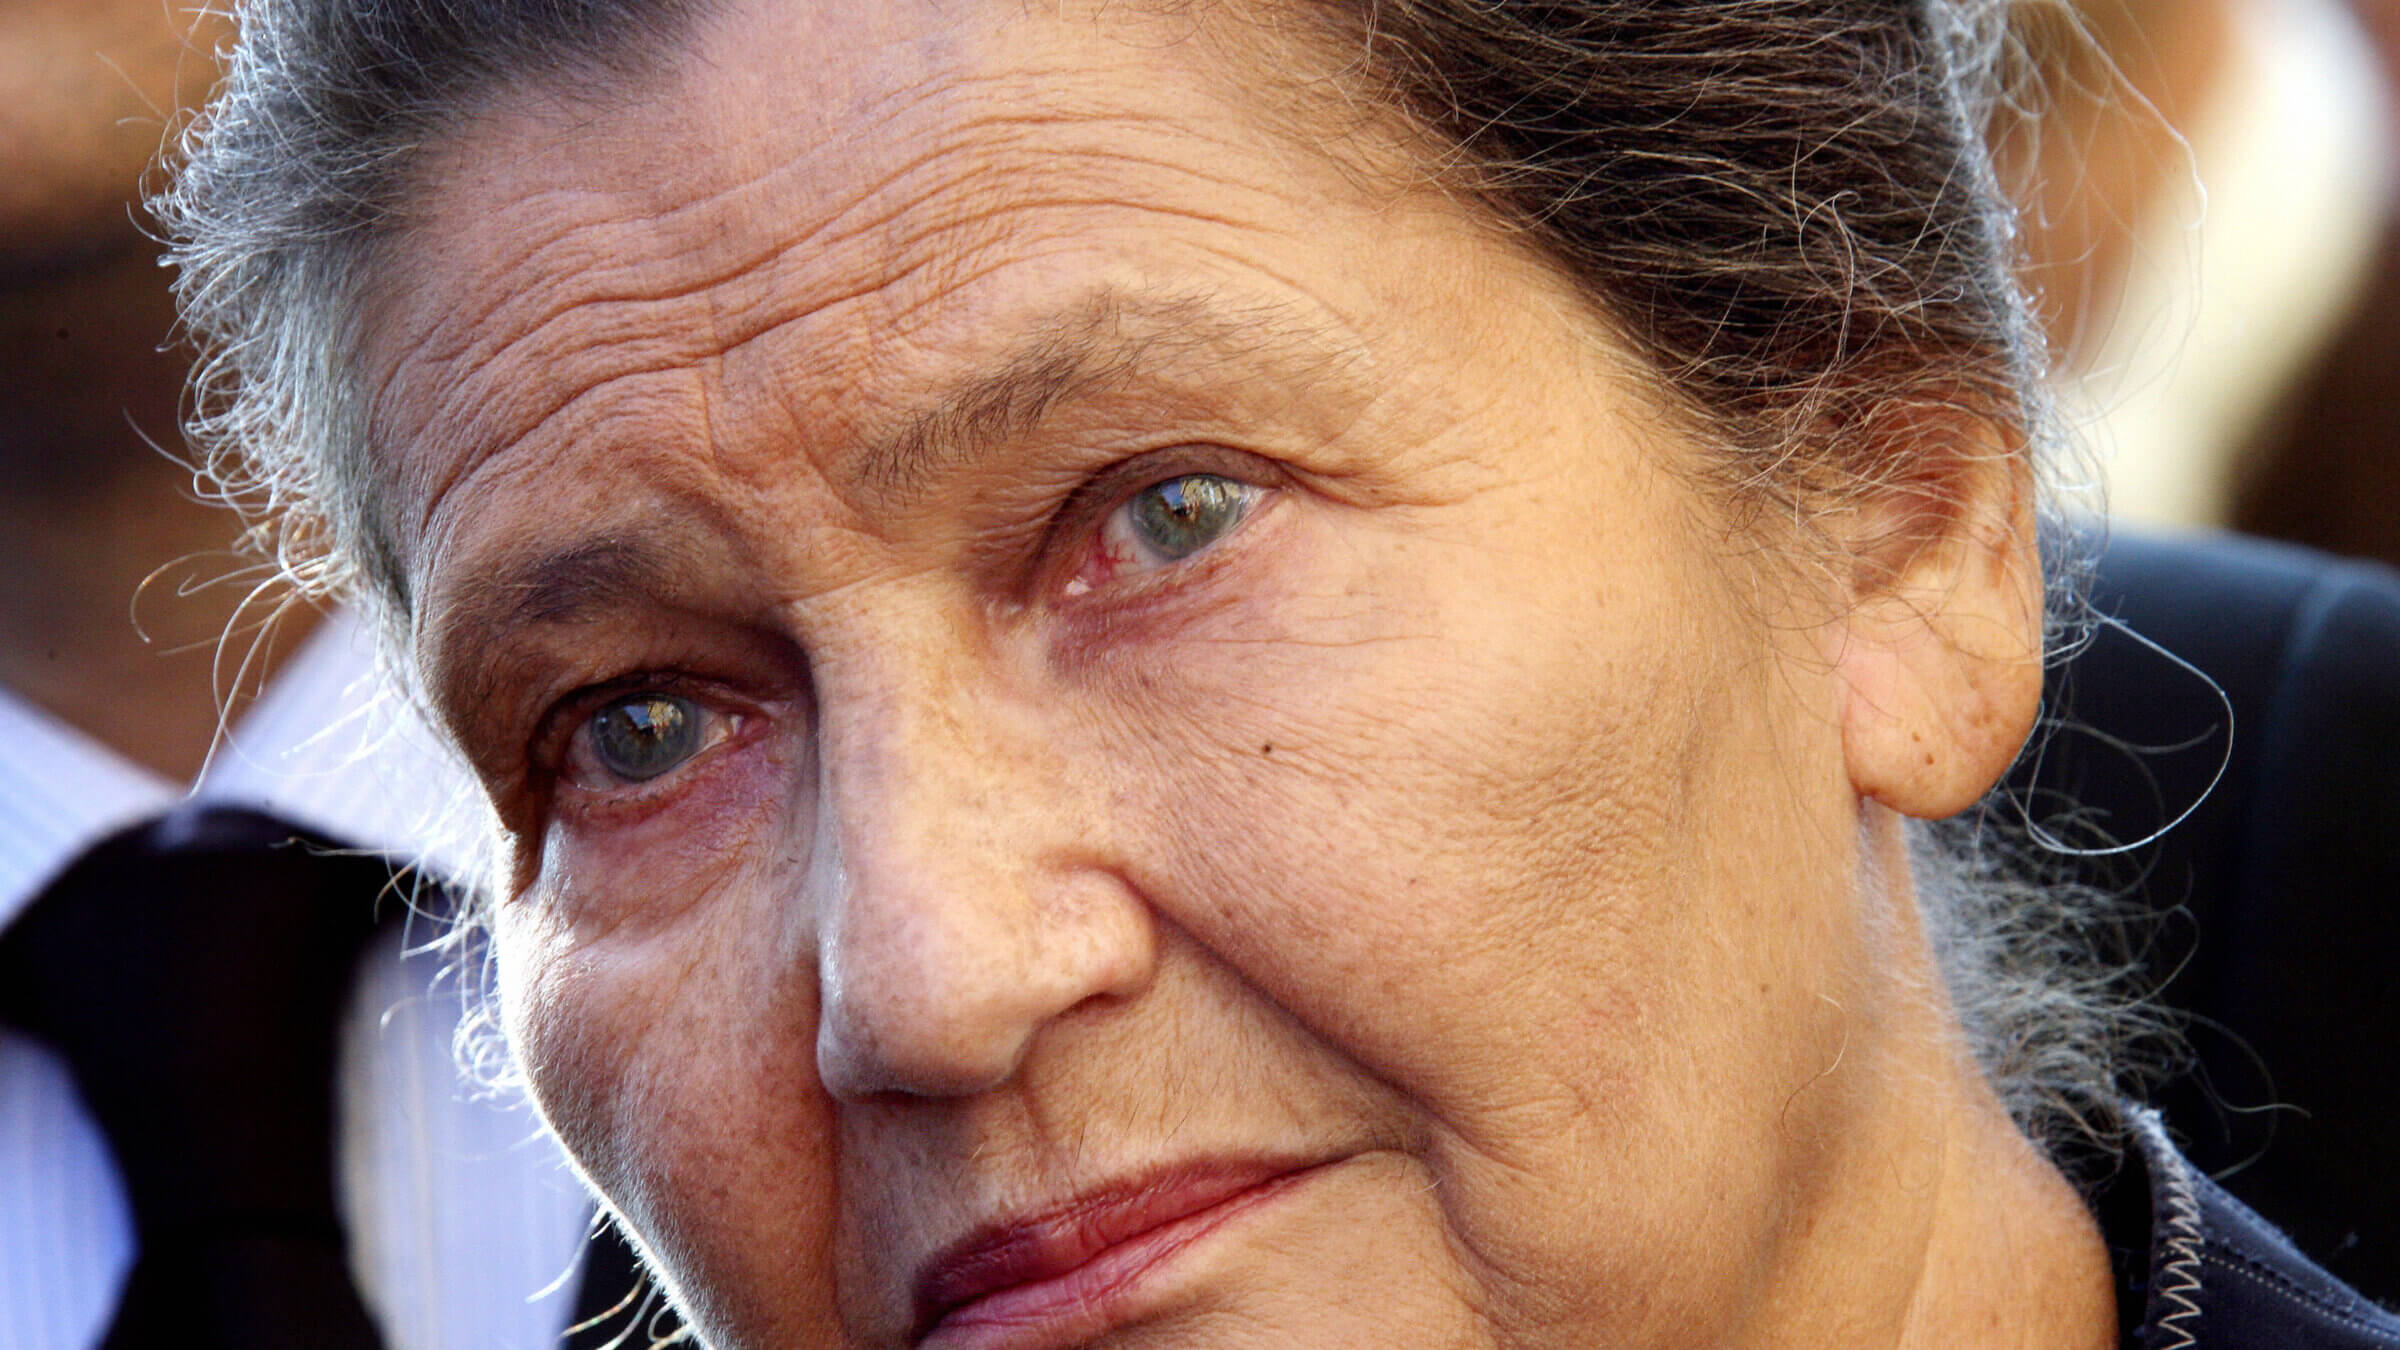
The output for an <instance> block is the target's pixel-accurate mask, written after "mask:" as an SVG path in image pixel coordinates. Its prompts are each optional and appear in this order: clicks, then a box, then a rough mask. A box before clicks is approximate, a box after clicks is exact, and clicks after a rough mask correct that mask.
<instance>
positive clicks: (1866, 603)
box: [1828, 414, 2042, 819]
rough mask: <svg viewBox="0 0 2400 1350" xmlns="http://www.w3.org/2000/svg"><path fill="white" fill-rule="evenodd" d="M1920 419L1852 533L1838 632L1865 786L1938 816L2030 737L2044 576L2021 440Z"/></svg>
mask: <svg viewBox="0 0 2400 1350" xmlns="http://www.w3.org/2000/svg"><path fill="white" fill-rule="evenodd" d="M1909 420H1910V421H1911V423H1912V425H1911V426H1910V428H1909V433H1910V439H1911V442H1912V443H1911V444H1909V445H1904V446H1900V447H1898V448H1899V449H1900V450H1901V451H1902V453H1900V454H1896V455H1894V456H1893V457H1892V462H1896V463H1899V464H1901V465H1903V466H1905V467H1903V468H1902V469H1901V471H1900V472H1899V473H1898V474H1897V475H1896V476H1895V477H1894V478H1893V480H1892V481H1888V482H1884V483H1879V484H1878V485H1876V486H1875V487H1874V488H1873V489H1872V490H1871V494H1870V498H1869V500H1868V502H1867V503H1866V504H1865V505H1864V507H1863V509H1861V510H1860V511H1859V512H1858V513H1857V514H1856V515H1855V516H1854V517H1852V518H1851V522H1852V526H1853V528H1852V529H1850V530H1845V531H1843V534H1844V535H1845V536H1846V537H1845V538H1844V540H1843V541H1842V542H1844V543H1847V544H1848V545H1849V546H1850V557H1851V561H1852V567H1851V588H1850V596H1849V601H1850V603H1849V606H1848V609H1847V612H1846V613H1844V614H1842V615H1839V616H1837V617H1836V618H1835V619H1834V621H1833V624H1832V625H1831V629H1832V631H1831V632H1829V634H1828V637H1829V639H1830V640H1831V642H1832V647H1831V651H1830V655H1831V657H1832V660H1833V666H1834V672H1835V674H1836V676H1837V678H1838V679H1839V681H1840V684H1841V700H1842V706H1841V722H1842V755H1843V759H1844V761H1845V763H1846V765H1847V767H1848V770H1849V775H1850V783H1851V786H1852V788H1853V789H1854V790H1856V791H1857V793H1858V794H1859V795H1860V796H1862V797H1867V798H1872V799H1874V800H1876V801H1879V802H1881V803H1883V804H1884V805H1886V806H1889V807H1891V808H1892V809H1893V810H1895V811H1898V812H1900V813H1902V814H1904V815H1911V816H1919V817H1923V818H1926V819H1936V818H1939V817H1942V816H1948V815H1955V814H1956V813H1958V812H1960V811H1963V810H1965V809H1966V808H1968V807H1969V806H1972V805H1974V804H1975V802H1976V800H1977V799H1979V798H1980V797H1982V796H1983V794H1984V792H1985V791H1986V790H1988V789H1989V788H1990V787H1991V785H1992V784H1993V783H1994V782H1995V781H1997V780H1998V779H1999V777H2000V775H2001V774H2002V773H2004V772H2006V771H2007V769H2008V766H2009V764H2010V762H2011V761H2013V760H2014V759H2015V758H2016V755H2017V751H2018V749H2019V748H2020V747H2021V746H2023V745H2024V743H2025V737H2026V734H2027V733H2028V732H2029V731H2031V730H2032V727H2033V721H2034V716H2035V714H2036V711H2037V710H2038V709H2039V707H2040V705H2041V695H2042V569H2041V558H2040V551H2039V549H2038V548H2037V546H2036V543H2035V538H2034V511H2033V481H2032V472H2031V470H2030V468H2029V467H2028V465H2027V463H2026V459H2025V456H2024V454H2023V452H2022V449H2021V448H2020V447H2019V446H2018V445H2017V444H2016V441H2015V438H2014V437H2013V436H2012V435H2010V434H2007V433H2004V432H2003V431H2002V430H2001V429H2000V428H1998V427H1996V426H1994V425H1992V424H1991V423H1989V422H1986V421H1983V420H1982V419H1980V418H1970V417H1967V416H1965V415H1963V414H1959V415H1949V414H1944V415H1936V416H1934V417H1930V418H1914V419H1909Z"/></svg>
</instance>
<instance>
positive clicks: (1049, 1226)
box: [912, 1158, 1310, 1340]
mask: <svg viewBox="0 0 2400 1350" xmlns="http://www.w3.org/2000/svg"><path fill="white" fill-rule="evenodd" d="M1309 1165H1310V1164H1308V1163H1306V1162H1299V1161H1291V1160H1274V1159H1260V1158H1235V1159H1220V1160H1214V1161H1206V1162H1197V1163H1182V1164H1177V1165H1174V1166H1170V1167H1166V1168H1161V1169H1158V1170H1156V1171H1152V1172H1149V1173H1145V1174H1141V1175H1137V1176H1132V1177H1127V1178H1125V1179H1122V1180H1119V1181H1114V1182H1109V1183H1107V1184H1105V1185H1102V1186H1099V1187H1097V1188H1094V1189H1092V1190H1088V1191H1084V1192H1082V1193H1080V1194H1078V1195H1076V1196H1074V1197H1073V1198H1071V1199H1069V1200H1067V1201H1065V1202H1064V1203H1061V1204H1057V1205H1053V1206H1051V1207H1049V1208H1046V1209H1038V1210H1029V1211H1026V1212H1023V1213H1020V1214H1017V1215H1014V1216H1010V1217H1006V1218H1002V1219H999V1220H996V1221H993V1222H990V1223H986V1224H984V1225H982V1226H980V1227H978V1228H975V1229H973V1230H971V1231H969V1232H968V1233H966V1234H965V1235H963V1236H962V1237H960V1238H959V1239H958V1240H957V1241H955V1242H953V1243H951V1244H950V1245H949V1246H947V1247H945V1248H943V1249H942V1250H941V1251H940V1252H938V1253H936V1254H935V1255H934V1256H933V1258H932V1259H930V1260H928V1261H926V1262H925V1263H924V1264H923V1265H921V1266H919V1267H918V1268H917V1276H916V1282H915V1285H914V1290H913V1292H914V1294H915V1299H916V1309H915V1311H916V1329H915V1335H914V1336H913V1337H912V1339H913V1340H922V1339H924V1337H925V1336H926V1335H928V1334H929V1333H930V1332H931V1331H932V1330H933V1328H934V1326H935V1325H936V1324H938V1323H939V1322H940V1321H941V1320H942V1319H943V1318H944V1317H946V1316H948V1315H949V1314H950V1313H951V1312H952V1311H953V1310H955V1309H957V1308H960V1307H963V1306H965V1305H966V1304H969V1303H972V1302H974V1301H975V1300H976V1299H979V1298H982V1297H983V1296H984V1295H986V1294H990V1293H993V1292H995V1291H997V1290H1001V1289H1007V1288H1011V1287H1013V1286H1016V1285H1021V1284H1032V1283H1035V1282H1037V1281H1041V1280H1047V1279H1053V1278H1056V1277H1057V1276H1060V1275H1064V1274H1066V1273H1067V1272H1068V1271H1071V1270H1074V1269H1076V1268H1077V1267H1079V1266H1082V1265H1084V1264H1085V1263H1087V1262H1089V1261H1091V1260H1093V1259H1094V1258H1095V1257H1098V1256H1099V1255H1100V1254H1101V1253H1103V1252H1105V1251H1107V1250H1108V1249H1109V1248H1111V1247H1114V1246H1116V1245H1118V1244H1119V1243H1122V1242H1127V1241H1131V1240H1132V1239H1134V1238H1137V1237H1140V1236H1141V1235H1142V1234H1144V1233H1147V1232H1150V1231H1152V1230H1153V1229H1157V1228H1161V1227H1164V1226H1165V1225H1167V1224H1171V1223H1173V1222H1175V1221H1176V1220H1178V1219H1182V1218H1187V1217H1189V1216H1191V1215H1193V1214H1197V1213H1200V1212H1201V1211H1203V1210H1206V1209H1209V1208H1212V1207H1214V1206H1216V1205H1221V1204H1223V1203H1225V1202H1226V1201H1227V1200H1230V1199H1232V1198H1233V1197H1235V1196H1237V1195H1240V1194H1241V1193H1243V1192H1244V1191H1248V1190H1250V1189H1252V1188H1253V1187H1257V1186H1262V1185H1265V1184H1266V1183H1268V1182H1270V1181H1274V1180H1276V1179H1278V1178H1280V1177H1285V1176H1289V1175H1292V1174H1294V1173H1296V1172H1300V1171H1304V1170H1306V1169H1307V1168H1308V1167H1309Z"/></svg>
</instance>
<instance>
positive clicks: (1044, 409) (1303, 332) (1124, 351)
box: [852, 286, 1350, 501]
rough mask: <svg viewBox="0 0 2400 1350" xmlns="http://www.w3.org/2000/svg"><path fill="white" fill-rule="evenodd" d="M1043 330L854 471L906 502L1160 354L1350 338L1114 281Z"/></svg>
mask: <svg viewBox="0 0 2400 1350" xmlns="http://www.w3.org/2000/svg"><path fill="white" fill-rule="evenodd" d="M1039 330H1040V331H1039V332H1038V334H1037V335H1036V336H1034V337H1033V338H1031V339H1030V340H1028V341H1027V342H1025V343H1023V344H1022V345H1020V346H1019V347H1018V348H1017V349H1016V350H1015V351H1014V352H1012V353H1010V354H1009V355H1008V356H1006V357H1004V358H1003V359H1002V360H1001V361H1000V362H999V363H998V364H997V366H996V368H995V369H993V370H992V371H991V372H989V373H987V374H984V375H980V376H977V377H975V378H973V379H971V380H969V381H967V382H966V383H965V384H963V385H961V386H959V387H957V388H955V389H953V390H951V391H950V392H948V393H947V394H945V395H944V396H943V397H941V398H940V399H939V400H937V401H936V402H934V403H933V404H932V406H930V407H928V408H925V409H923V410H921V411H919V412H917V413H916V414H914V415H913V416H911V417H909V418H908V419H907V421H906V422H905V423H903V424H902V426H901V427H900V429H899V430H898V431H897V432H895V433H893V434H891V435H889V436H887V437H884V438H882V439H880V440H877V441H875V442H874V443H872V444H870V445H868V446H867V447H866V448H865V450H864V451H863V452H862V453H861V454H860V456H859V458H858V461H857V464H856V466H855V468H854V469H853V471H852V477H853V478H855V479H856V481H857V482H858V483H859V484H860V485H861V486H863V487H865V488H867V489H868V490H869V492H870V494H871V495H873V496H875V497H877V498H880V499H883V500H886V501H905V500H907V499H908V498H911V497H913V496H915V495H917V494H918V493H920V492H922V491H923V490H924V489H925V488H926V487H927V486H928V485H929V484H931V483H934V482H937V481H939V480H940V479H941V478H943V477H944V476H945V475H946V474H948V473H950V472H951V471H953V470H955V469H957V468H958V467H959V466H960V465H961V464H962V463H963V462H965V461H968V460H970V459H972V458H974V457H975V456H976V455H978V454H980V453H983V452H985V451H987V450H989V449H991V448H992V447H995V446H998V445H1000V444H1003V443H1005V442H1007V441H1010V440H1013V439H1016V438H1018V437H1021V436H1023V435H1025V434H1026V433H1028V432H1030V431H1032V430H1033V429H1034V428H1036V427H1038V426H1039V425H1040V424H1041V422H1042V420H1043V419H1044V418H1045V417H1046V416H1048V415H1049V414H1050V412H1051V411H1052V410H1053V409H1054V408H1056V407H1057V406H1058V405H1059V404H1061V403H1063V402H1067V401H1070V400H1072V399H1074V398H1077V397H1080V396H1086V395H1089V394H1091V393H1093V392H1094V391H1096V390H1098V389H1101V388H1105V387H1109V386H1113V385H1116V384H1120V383H1123V382H1125V381H1126V380H1128V379H1129V378H1130V377H1131V376H1133V375H1134V374H1135V373H1137V372H1139V371H1142V370H1144V369H1146V368H1149V367H1151V366H1153V365H1156V364H1160V363H1162V362H1165V363H1174V362H1194V361H1205V360H1207V359H1210V358H1216V359H1227V358H1232V357H1236V356H1241V357H1249V358H1254V359H1255V358H1258V357H1260V356H1266V357H1270V358H1273V359H1275V360H1277V361H1280V362H1283V363H1285V364H1304V365H1322V364H1327V363H1329V360H1330V359H1331V358H1335V357H1339V356H1341V355H1344V354H1346V353H1347V351H1348V350H1349V345H1350V344H1348V343H1346V342H1343V341H1340V340H1338V339H1337V338H1336V337H1335V336H1334V334H1333V332H1332V330H1331V328H1330V326H1329V325H1326V324H1324V323H1321V322H1308V321H1305V320H1303V319H1301V318H1300V317H1298V316H1297V315H1295V314H1294V313H1292V312H1291V311H1290V310H1288V309H1284V308H1280V307H1272V308H1270V307H1259V308H1255V309H1251V310H1247V311H1241V312H1234V311H1229V310H1227V309H1225V308H1222V307H1221V306H1220V305H1219V304H1217V303H1214V302H1212V301H1211V300H1208V299H1205V298H1201V297H1198V296H1188V295H1186V296H1177V295H1164V294H1144V293H1140V292H1134V291H1128V290H1126V289H1124V288H1121V287H1114V286H1109V287H1102V288H1099V289H1097V290H1095V291H1094V292H1092V294H1091V295H1090V296H1088V297H1087V298H1086V299H1085V300H1084V301H1083V302H1082V303H1081V304H1078V305H1073V306H1070V307H1068V308H1066V309H1064V310H1061V311H1060V312H1059V313H1058V314H1057V315H1056V316H1055V317H1054V318H1053V319H1051V320H1050V321H1048V322H1046V323H1044V324H1041V325H1040V326H1039Z"/></svg>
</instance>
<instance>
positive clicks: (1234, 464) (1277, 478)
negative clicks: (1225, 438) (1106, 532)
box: [1043, 442, 1286, 551]
mask: <svg viewBox="0 0 2400 1350" xmlns="http://www.w3.org/2000/svg"><path fill="white" fill-rule="evenodd" d="M1194 474H1215V475H1216V476H1218V477H1220V478H1229V479H1232V480H1233V481H1235V482H1238V483H1244V484H1247V485H1249V486H1251V487H1254V488H1259V489H1262V490H1266V489H1272V488H1275V487H1277V486H1279V485H1280V484H1281V483H1282V482H1283V480H1284V479H1285V477H1286V475H1284V474H1282V473H1280V472H1279V471H1277V470H1276V468H1275V466H1274V462H1273V461H1272V460H1268V459H1265V458H1263V457H1261V456H1258V455H1254V454H1251V453H1250V452H1248V451H1245V450H1235V449H1233V448H1231V447H1230V446H1223V445H1215V444H1210V443H1207V442H1188V443H1184V444H1178V445H1171V446H1165V447H1162V448H1160V449H1157V450H1151V451H1146V452H1144V453H1142V454H1139V455H1134V456H1132V457H1130V458H1127V459H1123V460H1119V461H1117V462H1116V463H1115V464H1112V465H1110V466H1109V467H1107V468H1105V469H1103V470H1101V471H1100V472H1099V473H1096V474H1094V475H1092V477H1090V478H1089V479H1087V480H1085V481H1084V483H1083V484H1082V485H1081V486H1080V487H1078V488H1076V489H1075V490H1074V491H1073V492H1072V493H1069V494H1068V496H1067V498H1066V500H1065V501H1064V502H1062V503H1061V504H1060V505H1059V508H1058V510H1057V511H1056V512H1055V513H1054V514H1053V515H1052V517H1051V526H1050V529H1049V530H1048V532H1047V536H1046V537H1045V539H1044V540H1043V545H1044V550H1045V551H1048V550H1049V549H1050V548H1053V547H1055V546H1057V545H1058V544H1060V543H1061V542H1063V539H1064V537H1066V536H1069V535H1074V536H1078V537H1079V536H1080V535H1081V534H1083V533H1084V532H1086V531H1089V530H1091V529H1093V528H1096V527H1097V526H1098V525H1099V524H1100V522H1101V521H1102V520H1104V519H1106V518H1107V515H1108V513H1109V512H1112V511H1114V510H1116V509H1117V508H1118V507H1120V506H1123V505H1124V504H1125V503H1126V502H1128V501H1131V500H1132V499H1133V497H1134V496H1135V494H1137V493H1139V492H1141V491H1142V490H1143V489H1145V488H1151V487H1156V486H1157V485H1159V484H1160V483H1166V482H1171V481H1173V480H1175V479H1177V478H1188V477H1190V476H1192V475H1194Z"/></svg>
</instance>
